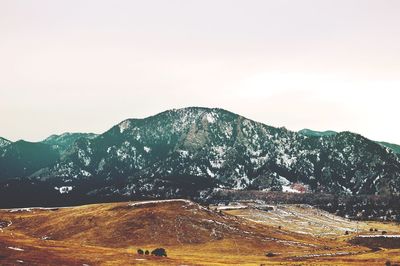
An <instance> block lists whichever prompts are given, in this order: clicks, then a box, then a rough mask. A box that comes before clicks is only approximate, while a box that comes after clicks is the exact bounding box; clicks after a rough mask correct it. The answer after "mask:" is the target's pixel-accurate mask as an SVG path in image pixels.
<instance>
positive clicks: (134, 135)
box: [0, 107, 400, 198]
mask: <svg viewBox="0 0 400 266" xmlns="http://www.w3.org/2000/svg"><path fill="white" fill-rule="evenodd" d="M307 132H310V131H306V133H307ZM309 134H311V133H309ZM312 134H313V135H315V133H312ZM63 139H64V138H63V137H51V138H50V139H47V140H45V143H41V145H46V147H48V148H50V150H52V151H53V152H56V153H59V154H58V156H56V157H52V156H53V153H51V152H49V150H48V148H46V149H45V150H47V152H48V153H49V154H50V153H51V154H52V155H51V156H47V158H51V159H50V160H47V161H46V162H45V163H41V164H38V165H37V167H35V168H29V169H27V170H25V171H23V172H22V173H21V176H29V177H28V178H27V179H25V181H24V182H26V184H25V185H26V186H27V187H29V186H30V185H31V184H33V183H35V184H36V185H37V186H39V187H43V186H44V187H46V189H51V192H49V193H50V194H51V195H52V197H56V195H54V193H57V190H54V187H57V188H60V187H70V188H71V190H72V192H70V195H76V196H78V194H79V195H81V196H82V197H89V196H101V197H128V198H141V197H160V198H161V197H176V196H187V195H197V196H199V197H201V196H202V195H204V193H205V192H206V191H208V190H210V189H215V188H228V189H230V188H233V189H255V190H273V191H282V190H283V191H309V192H324V193H334V194H337V193H338V194H350V195H351V194H353V195H357V194H383V195H390V194H399V192H400V158H399V156H397V155H396V154H395V153H393V152H392V151H391V150H389V149H386V148H385V147H383V146H381V145H380V144H377V143H375V142H374V141H371V140H369V139H367V138H364V137H363V136H361V135H358V134H354V133H351V132H340V133H336V134H332V133H325V134H322V135H321V136H319V137H314V136H309V135H307V134H305V133H304V131H303V133H297V132H293V131H289V130H287V129H285V128H275V127H271V126H267V125H264V124H262V123H258V122H255V121H253V120H250V119H247V118H245V117H243V116H240V115H237V114H234V113H231V112H229V111H226V110H223V109H218V108H214V109H209V108H200V107H190V108H184V109H177V110H176V109H174V110H169V111H165V112H163V113H160V114H157V115H155V116H151V117H148V118H144V119H127V120H125V121H122V122H121V123H119V124H117V125H115V126H114V127H112V128H111V129H110V130H108V131H106V132H104V133H103V134H100V135H98V136H94V135H89V136H88V135H86V137H84V136H83V137H76V139H75V140H73V141H70V142H68V141H67V142H66V141H64V140H63ZM53 140H54V142H52V141H53ZM57 140H58V141H57ZM46 143H47V144H46ZM60 147H61V148H60ZM43 152H44V153H43V154H44V155H45V154H46V152H45V151H43ZM35 154H39V153H35ZM40 157H43V156H40ZM43 158H46V156H44V157H43ZM54 158H56V160H55V161H54ZM18 163H20V164H21V166H23V164H24V160H23V159H21V160H19V161H18ZM20 168H23V167H20ZM1 173H2V175H4V174H3V172H1ZM9 176H10V175H7V177H9ZM14 176H16V175H15V174H14V175H12V176H11V177H14ZM26 180H29V181H26ZM11 183H12V182H11ZM11 183H7V184H8V186H7V189H8V190H9V191H13V190H11V188H10V187H12V185H10V184H11ZM19 186H21V185H19ZM16 188H18V185H17V184H15V190H17V189H16ZM7 189H6V188H5V186H3V190H2V188H1V186H0V191H4V190H7ZM38 191H39V190H38ZM44 194H46V193H42V194H41V195H44ZM50 194H49V195H50ZM71 197H72V196H71Z"/></svg>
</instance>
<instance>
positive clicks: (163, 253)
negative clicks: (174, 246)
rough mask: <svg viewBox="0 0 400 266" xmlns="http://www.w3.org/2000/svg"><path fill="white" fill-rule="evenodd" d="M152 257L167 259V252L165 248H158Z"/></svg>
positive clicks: (152, 253)
mask: <svg viewBox="0 0 400 266" xmlns="http://www.w3.org/2000/svg"><path fill="white" fill-rule="evenodd" d="M151 255H154V256H158V257H166V256H167V252H166V251H165V249H163V248H156V249H155V250H153V251H152V252H151Z"/></svg>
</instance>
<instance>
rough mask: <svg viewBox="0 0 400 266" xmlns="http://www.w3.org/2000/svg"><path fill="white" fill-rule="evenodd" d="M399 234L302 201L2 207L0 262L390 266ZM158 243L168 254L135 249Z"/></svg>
mask: <svg viewBox="0 0 400 266" xmlns="http://www.w3.org/2000/svg"><path fill="white" fill-rule="evenodd" d="M370 228H373V229H375V228H376V229H377V230H378V231H377V232H375V231H373V232H370ZM383 230H384V231H386V232H387V237H385V238H382V237H380V235H381V233H382V231H383ZM345 231H348V234H347V235H346V234H345ZM398 234H400V226H398V225H396V224H391V223H385V224H384V223H378V222H373V223H372V222H371V223H369V222H354V221H349V220H346V219H343V218H340V217H337V216H334V215H331V214H328V213H326V212H323V211H319V210H316V209H314V208H311V207H309V206H300V205H282V206H277V207H276V208H275V209H274V210H271V211H263V210H258V209H256V208H253V206H245V208H233V209H229V208H228V209H225V210H218V209H215V208H210V209H208V208H204V207H202V206H200V205H198V204H196V203H193V202H191V201H187V200H169V201H149V202H124V203H108V204H94V205H85V206H79V207H69V208H49V209H43V208H30V209H12V210H0V265H80V266H86V265H364V266H367V265H385V263H386V262H387V261H388V260H390V261H391V264H392V265H394V264H397V263H400V245H397V244H399V241H400V238H397V237H396V235H398ZM359 235H361V236H363V237H361V238H359V239H358V240H357V241H358V242H357V241H356V242H354V239H355V238H356V237H357V236H359ZM366 235H370V237H369V238H368V237H366ZM374 235H376V236H377V237H374ZM378 236H379V237H378ZM364 239H365V240H368V241H364ZM376 239H378V240H379V241H378V240H376ZM363 241H364V242H365V243H364V242H363ZM378 246H380V247H378ZM158 247H162V248H165V249H166V251H167V254H168V257H167V258H164V257H163V258H161V257H155V256H150V255H147V256H146V255H138V254H137V249H139V248H141V249H143V250H150V251H151V250H153V249H155V248H158ZM267 253H272V255H273V256H271V257H268V256H266V254H267Z"/></svg>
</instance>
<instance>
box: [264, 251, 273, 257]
mask: <svg viewBox="0 0 400 266" xmlns="http://www.w3.org/2000/svg"><path fill="white" fill-rule="evenodd" d="M265 256H267V257H275V254H274V253H272V252H268V253H267V254H265Z"/></svg>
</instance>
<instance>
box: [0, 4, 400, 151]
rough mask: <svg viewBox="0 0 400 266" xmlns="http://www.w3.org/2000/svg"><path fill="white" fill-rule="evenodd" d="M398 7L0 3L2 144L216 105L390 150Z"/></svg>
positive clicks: (399, 77)
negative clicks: (349, 135)
mask: <svg viewBox="0 0 400 266" xmlns="http://www.w3.org/2000/svg"><path fill="white" fill-rule="evenodd" d="M399 13H400V1H395V0H392V1H389V0H375V1H369V0H357V1H356V0H332V1H330V0H291V1H289V0H279V1H278V0H275V1H271V0H260V1H255V0H242V1H237V0H202V1H192V0H180V1H177V0H168V1H165V0H157V1H156V0H146V1H119V0H109V1H103V0H93V1H88V0H82V1H81V0H79V1H78V0H64V1H63V0H35V1H33V0H24V1H22V0H0V136H2V137H4V138H7V139H10V140H13V141H15V140H18V139H25V140H29V141H39V140H42V139H44V138H46V137H47V136H49V135H51V134H60V133H63V132H67V131H69V132H94V133H102V132H104V131H106V130H108V129H109V128H111V127H112V126H113V125H115V124H117V123H118V122H120V121H122V120H124V119H126V118H143V117H147V116H150V115H154V114H156V113H159V112H162V111H164V110H167V109H172V108H182V107H188V106H205V107H219V108H224V109H227V110H230V111H232V112H235V113H238V114H241V115H243V116H246V117H248V118H251V119H253V120H256V121H259V122H262V123H265V124H268V125H272V126H279V127H280V126H285V127H286V128H288V129H291V130H300V129H303V128H311V129H315V130H336V131H345V130H348V131H353V132H356V133H360V134H362V135H364V136H366V137H368V138H370V139H373V140H385V141H388V142H393V143H398V144H400V134H399V130H400V123H399V119H398V117H399V114H400V112H399V99H400V48H399V47H400V16H399Z"/></svg>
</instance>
